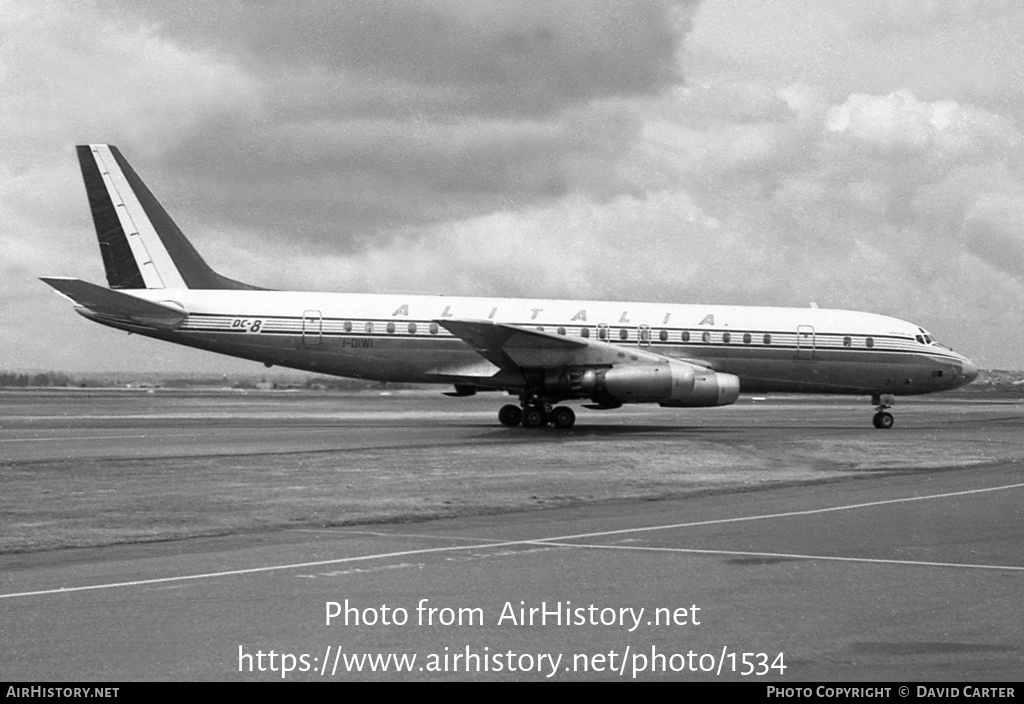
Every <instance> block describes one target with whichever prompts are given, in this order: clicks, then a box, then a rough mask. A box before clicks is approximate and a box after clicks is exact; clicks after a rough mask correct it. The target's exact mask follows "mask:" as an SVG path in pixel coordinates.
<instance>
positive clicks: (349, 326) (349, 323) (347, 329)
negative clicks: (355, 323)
mask: <svg viewBox="0 0 1024 704" xmlns="http://www.w3.org/2000/svg"><path fill="white" fill-rule="evenodd" d="M345 332H352V321H351V320H346V321H345Z"/></svg>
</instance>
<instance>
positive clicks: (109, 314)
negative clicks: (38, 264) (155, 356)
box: [41, 276, 188, 330]
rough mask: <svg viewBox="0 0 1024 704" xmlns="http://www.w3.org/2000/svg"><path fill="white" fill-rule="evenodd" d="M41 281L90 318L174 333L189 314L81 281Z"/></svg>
mask: <svg viewBox="0 0 1024 704" xmlns="http://www.w3.org/2000/svg"><path fill="white" fill-rule="evenodd" d="M41 280H42V281H43V282H44V283H46V284H49V285H50V286H52V287H53V288H54V289H56V290H57V292H58V293H60V294H62V295H63V296H65V297H66V298H69V299H71V301H72V302H73V303H74V304H75V305H76V306H77V307H78V308H79V309H84V310H80V312H82V313H84V314H86V315H87V316H88V317H91V318H100V319H103V318H108V319H112V320H117V321H122V322H129V323H135V324H137V325H142V326H145V327H151V328H157V329H158V330H174V329H175V328H177V327H178V326H179V325H181V324H182V323H183V322H184V321H185V318H187V317H188V313H187V312H186V311H185V310H183V309H182V308H179V307H175V306H173V305H169V304H166V303H154V302H153V301H146V300H143V299H141V298H136V297H135V296H132V295H130V294H127V293H122V292H120V291H114V290H112V289H109V288H104V287H103V286H97V285H96V284H91V283H89V282H88V281H82V280H81V279H69V278H64V277H58V276H45V277H41Z"/></svg>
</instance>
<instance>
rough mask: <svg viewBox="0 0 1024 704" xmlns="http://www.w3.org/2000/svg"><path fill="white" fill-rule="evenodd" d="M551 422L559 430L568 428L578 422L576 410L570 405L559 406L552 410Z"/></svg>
mask: <svg viewBox="0 0 1024 704" xmlns="http://www.w3.org/2000/svg"><path fill="white" fill-rule="evenodd" d="M551 422H552V423H553V424H554V426H555V427H556V428H558V429H559V430H568V429H569V428H571V427H572V426H573V425H575V424H576V412H575V411H573V410H572V409H571V408H569V407H568V406H558V407H557V408H555V410H553V411H551Z"/></svg>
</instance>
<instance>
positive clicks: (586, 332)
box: [580, 328, 590, 337]
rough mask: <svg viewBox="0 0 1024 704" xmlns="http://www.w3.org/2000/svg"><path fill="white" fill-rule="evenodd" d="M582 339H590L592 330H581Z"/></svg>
mask: <svg viewBox="0 0 1024 704" xmlns="http://www.w3.org/2000/svg"><path fill="white" fill-rule="evenodd" d="M580 337H590V328H580Z"/></svg>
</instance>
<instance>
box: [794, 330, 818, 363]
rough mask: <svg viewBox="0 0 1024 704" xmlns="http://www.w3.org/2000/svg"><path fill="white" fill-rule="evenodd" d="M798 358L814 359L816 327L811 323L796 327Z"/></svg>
mask: <svg viewBox="0 0 1024 704" xmlns="http://www.w3.org/2000/svg"><path fill="white" fill-rule="evenodd" d="M796 358H797V359H814V328H813V327H812V326H810V325H797V327H796Z"/></svg>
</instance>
